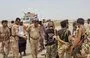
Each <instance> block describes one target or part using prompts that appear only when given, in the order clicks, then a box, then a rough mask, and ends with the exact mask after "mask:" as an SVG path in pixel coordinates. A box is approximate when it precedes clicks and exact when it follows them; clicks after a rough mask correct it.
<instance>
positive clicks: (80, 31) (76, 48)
mask: <svg viewBox="0 0 90 58" xmlns="http://www.w3.org/2000/svg"><path fill="white" fill-rule="evenodd" d="M77 26H78V28H77V32H76V35H75V40H74V43H73V46H72V47H73V48H71V49H72V50H73V51H72V52H75V53H76V54H75V57H74V58H79V57H85V55H82V54H83V52H82V51H81V49H83V48H82V44H83V43H84V41H85V39H86V36H85V27H84V19H83V18H78V19H77Z"/></svg>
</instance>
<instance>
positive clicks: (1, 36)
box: [0, 20, 10, 58]
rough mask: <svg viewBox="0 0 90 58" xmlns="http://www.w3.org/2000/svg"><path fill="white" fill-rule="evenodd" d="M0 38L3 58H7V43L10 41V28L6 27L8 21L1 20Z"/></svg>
mask: <svg viewBox="0 0 90 58" xmlns="http://www.w3.org/2000/svg"><path fill="white" fill-rule="evenodd" d="M0 40H1V42H2V53H3V58H7V57H8V54H9V43H10V30H9V28H8V21H7V20H3V21H2V27H0Z"/></svg>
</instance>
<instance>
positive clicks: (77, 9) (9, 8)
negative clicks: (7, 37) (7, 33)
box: [0, 0, 90, 20]
mask: <svg viewBox="0 0 90 58" xmlns="http://www.w3.org/2000/svg"><path fill="white" fill-rule="evenodd" d="M28 11H30V12H35V13H36V14H38V15H39V19H43V18H45V19H61V20H62V19H70V20H73V19H77V18H79V17H82V18H84V19H87V18H90V0H0V20H3V19H8V20H12V19H15V18H16V17H20V18H21V17H23V15H24V12H28Z"/></svg>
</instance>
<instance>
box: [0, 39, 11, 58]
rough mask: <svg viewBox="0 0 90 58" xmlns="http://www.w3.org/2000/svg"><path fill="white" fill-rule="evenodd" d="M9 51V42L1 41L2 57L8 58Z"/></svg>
mask: <svg viewBox="0 0 90 58" xmlns="http://www.w3.org/2000/svg"><path fill="white" fill-rule="evenodd" d="M9 50H10V41H9V40H7V41H3V42H2V43H1V53H2V54H3V56H4V57H6V56H8V54H9Z"/></svg>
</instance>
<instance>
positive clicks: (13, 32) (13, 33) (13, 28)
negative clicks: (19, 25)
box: [11, 26, 16, 36]
mask: <svg viewBox="0 0 90 58" xmlns="http://www.w3.org/2000/svg"><path fill="white" fill-rule="evenodd" d="M11 31H12V36H15V35H16V34H15V31H16V30H15V26H12V30H11Z"/></svg>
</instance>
